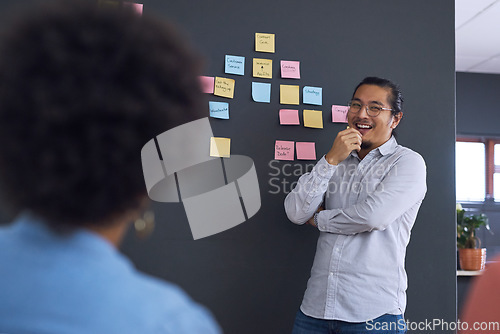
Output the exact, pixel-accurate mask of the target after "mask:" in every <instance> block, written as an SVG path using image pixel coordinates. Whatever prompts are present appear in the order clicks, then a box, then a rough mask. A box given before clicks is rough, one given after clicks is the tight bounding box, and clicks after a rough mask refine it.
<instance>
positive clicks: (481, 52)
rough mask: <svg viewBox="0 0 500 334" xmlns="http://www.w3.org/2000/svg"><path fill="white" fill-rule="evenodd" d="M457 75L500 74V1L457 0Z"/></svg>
mask: <svg viewBox="0 0 500 334" xmlns="http://www.w3.org/2000/svg"><path fill="white" fill-rule="evenodd" d="M455 40H456V65H455V68H456V70H457V71H458V72H476V73H494V74H500V0H455Z"/></svg>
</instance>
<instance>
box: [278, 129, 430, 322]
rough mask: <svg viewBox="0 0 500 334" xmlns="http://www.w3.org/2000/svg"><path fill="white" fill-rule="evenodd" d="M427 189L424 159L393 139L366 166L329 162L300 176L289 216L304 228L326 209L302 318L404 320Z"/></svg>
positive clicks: (352, 158)
mask: <svg viewBox="0 0 500 334" xmlns="http://www.w3.org/2000/svg"><path fill="white" fill-rule="evenodd" d="M426 191H427V187H426V167H425V162H424V160H423V159H422V157H421V156H420V155H419V154H418V153H416V152H414V151H412V150H410V149H408V148H405V147H403V146H401V145H398V144H397V142H396V139H395V138H394V137H391V138H390V139H389V140H388V141H387V142H386V143H384V144H383V145H381V146H379V147H378V148H376V149H374V150H372V151H370V152H369V153H368V154H367V155H366V156H365V157H364V159H362V160H361V159H360V158H359V157H358V154H357V152H356V151H353V152H352V153H351V154H350V155H349V156H348V157H347V158H346V159H345V160H344V161H342V162H341V163H339V164H338V165H331V164H329V163H328V162H327V161H326V160H325V157H323V158H321V159H320V160H319V161H318V163H317V164H316V166H315V167H314V168H313V169H312V171H311V172H310V173H306V174H304V175H302V176H301V177H300V178H299V180H298V183H297V185H296V187H295V188H294V189H293V191H292V192H290V193H289V194H288V195H287V197H286V199H285V211H286V213H287V216H288V218H289V219H290V220H291V221H292V222H294V223H296V224H304V223H305V222H306V221H307V220H308V219H309V218H311V216H313V215H314V213H315V212H316V210H317V208H318V207H319V206H320V205H321V204H322V203H323V205H324V208H325V210H324V211H321V212H320V213H319V214H318V216H317V222H318V229H319V230H320V235H319V239H318V244H317V249H316V255H315V258H314V263H313V266H312V269H311V276H310V278H309V281H308V283H307V289H306V292H305V295H304V299H303V301H302V305H301V310H302V312H304V313H305V314H307V315H309V316H311V317H315V318H321V319H334V320H342V321H348V322H364V321H367V320H370V319H374V318H376V317H379V316H381V315H383V314H403V313H404V311H405V308H406V288H407V277H406V271H405V268H404V262H405V255H406V246H407V245H408V242H409V240H410V231H411V228H412V226H413V224H414V222H415V219H416V217H417V212H418V209H419V208H420V204H421V203H422V200H423V199H424V196H425V193H426Z"/></svg>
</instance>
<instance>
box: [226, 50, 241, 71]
mask: <svg viewBox="0 0 500 334" xmlns="http://www.w3.org/2000/svg"><path fill="white" fill-rule="evenodd" d="M225 72H226V73H227V74H237V75H245V57H240V56H231V55H226V66H225Z"/></svg>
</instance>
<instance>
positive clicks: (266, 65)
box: [253, 58, 273, 79]
mask: <svg viewBox="0 0 500 334" xmlns="http://www.w3.org/2000/svg"><path fill="white" fill-rule="evenodd" d="M253 76H254V77H256V78H267V79H272V78H273V61H272V60H271V59H260V58H254V59H253Z"/></svg>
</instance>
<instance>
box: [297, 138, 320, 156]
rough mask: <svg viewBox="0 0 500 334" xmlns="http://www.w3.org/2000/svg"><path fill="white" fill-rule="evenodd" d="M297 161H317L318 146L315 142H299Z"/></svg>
mask: <svg viewBox="0 0 500 334" xmlns="http://www.w3.org/2000/svg"><path fill="white" fill-rule="evenodd" d="M295 146H296V147H297V159H299V160H316V145H315V143H314V142H297V143H295Z"/></svg>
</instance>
